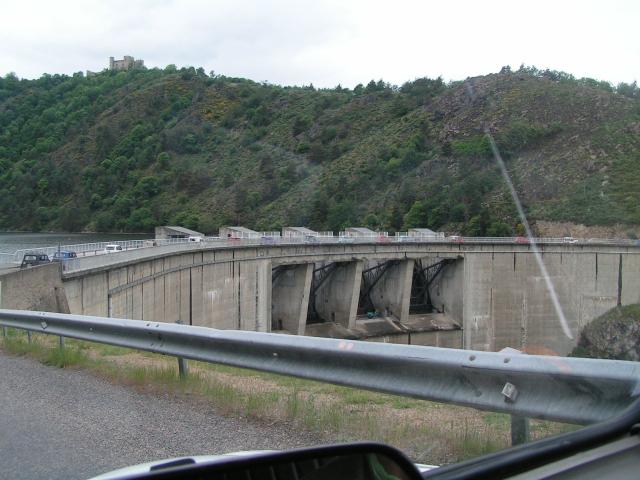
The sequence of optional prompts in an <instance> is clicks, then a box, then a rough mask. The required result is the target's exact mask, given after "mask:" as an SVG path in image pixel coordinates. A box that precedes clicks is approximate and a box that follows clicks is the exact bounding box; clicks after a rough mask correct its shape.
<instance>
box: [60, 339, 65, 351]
mask: <svg viewBox="0 0 640 480" xmlns="http://www.w3.org/2000/svg"><path fill="white" fill-rule="evenodd" d="M60 348H61V349H63V348H64V337H60Z"/></svg>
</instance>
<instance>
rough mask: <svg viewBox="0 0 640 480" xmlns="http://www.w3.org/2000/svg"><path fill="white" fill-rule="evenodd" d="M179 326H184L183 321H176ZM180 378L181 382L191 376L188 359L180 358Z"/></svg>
mask: <svg viewBox="0 0 640 480" xmlns="http://www.w3.org/2000/svg"><path fill="white" fill-rule="evenodd" d="M176 323H177V324H178V325H182V321H181V320H176ZM178 376H179V377H180V380H186V378H187V377H188V376H189V364H188V363H187V359H186V358H182V357H178Z"/></svg>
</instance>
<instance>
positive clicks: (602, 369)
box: [0, 310, 640, 424]
mask: <svg viewBox="0 0 640 480" xmlns="http://www.w3.org/2000/svg"><path fill="white" fill-rule="evenodd" d="M0 325H3V326H6V327H14V328H19V329H25V330H30V331H34V332H41V333H46V334H52V335H60V336H64V337H71V338H77V339H81V340H88V341H92V342H99V343H106V344H111V345H117V346H120V347H128V348H134V349H139V350H146V351H150V352H156V353H162V354H166V355H172V356H176V357H179V358H189V359H194V360H201V361H205V362H210V363H220V364H225V365H231V366H235V367H242V368H250V369H255V370H262V371H266V372H272V373H278V374H284V375H291V376H295V377H300V378H305V379H310V380H318V381H322V382H328V383H334V384H339V385H346V386H350V387H356V388H362V389H366V390H373V391H379V392H385V393H391V394H396V395H402V396H409V397H414V398H421V399H425V400H433V401H438V402H445V403H451V404H456V405H463V406H467V407H473V408H478V409H482V410H489V411H494V412H502V413H508V414H512V415H518V416H524V417H533V418H539V419H546V420H554V421H560V422H569V423H578V424H587V423H592V422H597V421H600V420H604V419H606V418H609V417H611V416H613V415H615V414H616V413H618V412H620V411H621V410H622V409H624V408H625V407H626V406H628V405H630V404H631V403H632V402H633V400H634V399H635V398H636V397H637V396H638V395H640V362H624V361H615V360H594V359H582V358H562V357H545V356H530V355H518V354H515V355H513V354H506V353H494V352H477V351H469V350H457V349H444V348H436V347H420V346H412V345H394V344H379V343H368V342H361V341H350V340H337V339H331V338H315V337H304V336H295V335H278V334H272V333H257V332H248V331H232V330H215V329H211V328H204V327H194V326H186V325H176V324H169V323H158V322H147V321H140V320H126V319H115V318H103V317H90V316H80V315H66V314H58V313H45V312H29V311H19V310H0Z"/></svg>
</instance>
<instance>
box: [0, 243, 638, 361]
mask: <svg viewBox="0 0 640 480" xmlns="http://www.w3.org/2000/svg"><path fill="white" fill-rule="evenodd" d="M230 243H231V242H225V243H224V244H220V245H210V244H207V243H202V244H181V245H166V246H160V247H151V248H141V249H138V250H134V251H125V252H122V253H117V254H111V255H98V256H93V257H84V258H77V259H74V260H73V263H69V264H68V265H65V269H64V271H63V270H62V269H61V268H60V265H59V264H50V265H44V266H41V267H34V268H30V269H25V270H19V271H13V272H10V273H6V274H4V275H3V276H0V301H1V304H0V305H1V306H2V308H14V309H25V310H44V311H58V312H67V313H74V314H81V315H96V316H105V317H117V318H131V319H140V320H148V321H158V322H175V321H180V322H182V323H185V324H190V325H198V326H206V327H213V328H219V329H236V330H253V331H261V332H276V333H286V334H293V335H316V336H333V337H337V338H359V339H364V340H370V341H384V342H394V343H410V344H416V345H433V346H442V347H454V348H468V349H475V350H490V351H497V350H500V349H502V348H505V347H511V348H516V349H519V350H523V351H526V352H530V353H547V354H548V353H555V354H559V355H565V354H567V353H568V352H570V351H571V349H572V348H573V347H574V346H575V344H576V340H577V337H578V335H579V332H580V330H581V329H582V328H583V327H584V326H585V325H586V324H587V323H588V322H590V321H591V320H592V319H594V318H595V317H597V316H598V315H600V314H602V313H604V312H605V311H607V310H609V309H610V308H613V307H615V306H616V305H626V304H630V303H638V302H640V249H639V248H637V247H634V246H617V245H590V244H580V245H577V244H542V245H540V246H539V248H540V251H541V256H542V261H543V262H544V265H545V266H546V269H547V271H548V273H549V275H550V278H551V280H552V283H553V285H554V286H555V290H556V293H557V297H558V300H559V303H560V305H561V306H562V309H563V312H564V315H565V316H566V319H567V322H568V326H569V329H570V331H571V333H572V337H569V336H567V335H565V334H564V333H563V329H562V328H561V325H560V323H559V320H558V316H557V313H556V310H555V308H554V305H553V302H552V296H551V294H550V291H549V290H548V288H547V285H546V282H545V279H544V277H543V275H542V274H541V271H540V268H539V265H538V264H537V262H536V259H535V256H534V254H533V251H532V249H531V246H530V245H528V244H517V243H489V242H482V241H477V242H474V241H473V240H467V239H465V243H460V244H458V243H452V242H449V241H441V242H433V241H430V242H423V243H419V242H416V243H393V244H391V243H389V244H385V243H377V242H375V241H371V242H363V243H353V244H341V243H331V244H328V243H327V244H276V245H246V244H243V243H242V242H238V243H237V244H230Z"/></svg>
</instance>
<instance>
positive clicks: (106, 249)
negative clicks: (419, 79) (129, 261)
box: [104, 243, 123, 253]
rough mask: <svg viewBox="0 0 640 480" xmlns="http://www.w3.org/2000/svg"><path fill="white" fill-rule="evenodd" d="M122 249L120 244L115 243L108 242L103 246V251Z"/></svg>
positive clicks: (111, 251) (110, 251) (112, 251)
mask: <svg viewBox="0 0 640 480" xmlns="http://www.w3.org/2000/svg"><path fill="white" fill-rule="evenodd" d="M122 250H123V248H122V245H116V244H115V243H110V244H109V245H107V246H105V247H104V253H116V252H121V251H122Z"/></svg>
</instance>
